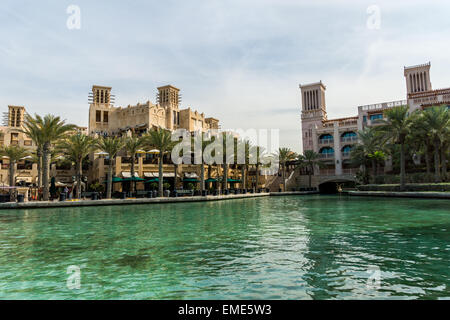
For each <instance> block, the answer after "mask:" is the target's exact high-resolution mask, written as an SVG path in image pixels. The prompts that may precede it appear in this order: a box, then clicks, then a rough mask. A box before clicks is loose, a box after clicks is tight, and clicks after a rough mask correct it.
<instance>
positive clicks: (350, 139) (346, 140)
mask: <svg viewBox="0 0 450 320" xmlns="http://www.w3.org/2000/svg"><path fill="white" fill-rule="evenodd" d="M341 142H344V143H356V142H358V137H357V136H355V137H345V138H341Z"/></svg>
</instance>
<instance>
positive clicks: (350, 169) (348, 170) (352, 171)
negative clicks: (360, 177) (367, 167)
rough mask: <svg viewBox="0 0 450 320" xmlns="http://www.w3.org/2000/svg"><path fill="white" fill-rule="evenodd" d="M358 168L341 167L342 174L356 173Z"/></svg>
mask: <svg viewBox="0 0 450 320" xmlns="http://www.w3.org/2000/svg"><path fill="white" fill-rule="evenodd" d="M358 170H359V169H358V168H349V169H342V174H356V173H357V172H358Z"/></svg>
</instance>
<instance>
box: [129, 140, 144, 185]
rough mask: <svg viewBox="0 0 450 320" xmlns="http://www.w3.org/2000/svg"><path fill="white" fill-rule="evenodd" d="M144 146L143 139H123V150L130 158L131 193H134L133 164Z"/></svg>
mask: <svg viewBox="0 0 450 320" xmlns="http://www.w3.org/2000/svg"><path fill="white" fill-rule="evenodd" d="M144 144H145V137H136V136H132V137H128V138H126V139H125V150H126V151H127V152H128V154H129V155H130V156H131V168H130V172H131V192H134V186H135V184H134V181H133V180H134V164H135V162H136V157H137V152H138V151H139V149H141V148H142V147H143V146H144Z"/></svg>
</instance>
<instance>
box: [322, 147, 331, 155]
mask: <svg viewBox="0 0 450 320" xmlns="http://www.w3.org/2000/svg"><path fill="white" fill-rule="evenodd" d="M319 153H320V154H333V153H334V149H333V148H331V147H324V148H322V149H320V151H319Z"/></svg>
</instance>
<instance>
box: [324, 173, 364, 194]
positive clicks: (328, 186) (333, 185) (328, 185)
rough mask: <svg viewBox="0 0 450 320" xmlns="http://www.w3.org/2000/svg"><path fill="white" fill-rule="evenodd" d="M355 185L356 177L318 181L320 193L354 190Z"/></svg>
mask: <svg viewBox="0 0 450 320" xmlns="http://www.w3.org/2000/svg"><path fill="white" fill-rule="evenodd" d="M355 185H356V177H353V176H343V177H338V176H336V177H327V178H325V179H323V180H321V181H319V191H320V193H328V194H330V193H337V192H338V188H339V187H340V188H354V187H355Z"/></svg>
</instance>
